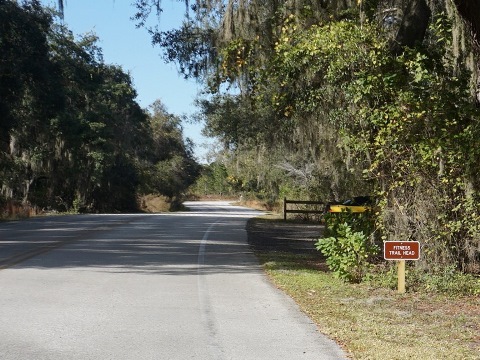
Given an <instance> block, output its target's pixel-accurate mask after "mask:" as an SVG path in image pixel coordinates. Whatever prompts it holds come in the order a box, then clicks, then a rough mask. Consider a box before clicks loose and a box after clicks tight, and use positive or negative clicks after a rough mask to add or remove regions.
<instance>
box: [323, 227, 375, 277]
mask: <svg viewBox="0 0 480 360" xmlns="http://www.w3.org/2000/svg"><path fill="white" fill-rule="evenodd" d="M331 220H333V221H334V223H333V224H330V225H329V230H330V232H331V233H332V236H330V237H326V238H323V239H319V240H318V241H317V242H316V243H315V247H316V248H317V250H319V251H321V252H322V254H323V255H325V256H326V258H327V260H326V262H327V265H328V267H329V268H330V270H332V271H333V272H334V273H335V275H336V276H337V277H339V278H340V279H342V280H345V281H349V282H360V281H361V280H362V278H363V277H364V276H365V275H366V273H367V271H368V269H369V267H370V264H369V259H370V258H371V257H372V256H374V255H375V254H377V252H378V251H379V249H378V247H377V246H375V245H372V244H370V241H369V239H368V235H367V234H365V233H364V231H354V230H353V229H352V227H351V225H349V224H348V223H347V222H344V223H338V222H337V221H336V220H334V219H331Z"/></svg>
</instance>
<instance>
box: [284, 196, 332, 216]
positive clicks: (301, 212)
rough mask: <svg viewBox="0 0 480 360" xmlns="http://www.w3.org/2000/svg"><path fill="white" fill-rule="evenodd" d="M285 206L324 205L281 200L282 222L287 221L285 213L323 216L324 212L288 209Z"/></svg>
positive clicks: (316, 202) (313, 202)
mask: <svg viewBox="0 0 480 360" xmlns="http://www.w3.org/2000/svg"><path fill="white" fill-rule="evenodd" d="M287 204H296V205H325V203H324V202H323V201H303V200H287V198H284V199H283V220H287V213H290V214H323V213H324V212H325V210H324V209H322V210H301V209H294V210H293V209H292V210H291V209H288V206H287Z"/></svg>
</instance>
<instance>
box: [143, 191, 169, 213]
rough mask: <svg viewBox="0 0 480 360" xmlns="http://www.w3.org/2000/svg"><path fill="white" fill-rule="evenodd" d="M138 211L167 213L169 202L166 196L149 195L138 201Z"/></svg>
mask: <svg viewBox="0 0 480 360" xmlns="http://www.w3.org/2000/svg"><path fill="white" fill-rule="evenodd" d="M139 202H140V210H141V211H145V212H148V213H158V212H168V211H170V206H171V202H170V199H169V198H168V197H166V196H161V195H155V194H149V195H144V196H142V197H141V198H140V199H139Z"/></svg>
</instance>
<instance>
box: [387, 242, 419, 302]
mask: <svg viewBox="0 0 480 360" xmlns="http://www.w3.org/2000/svg"><path fill="white" fill-rule="evenodd" d="M383 258H384V259H385V260H396V261H397V264H398V292H399V293H401V294H403V293H405V260H418V259H420V243H419V242H418V241H385V242H384V243H383Z"/></svg>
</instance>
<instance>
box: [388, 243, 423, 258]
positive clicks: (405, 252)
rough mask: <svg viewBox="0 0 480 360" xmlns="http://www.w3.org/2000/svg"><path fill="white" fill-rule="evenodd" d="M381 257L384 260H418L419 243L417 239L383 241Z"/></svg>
mask: <svg viewBox="0 0 480 360" xmlns="http://www.w3.org/2000/svg"><path fill="white" fill-rule="evenodd" d="M383 258H384V259H385V260H418V259H420V243H419V242H418V241H385V242H384V243H383Z"/></svg>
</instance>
